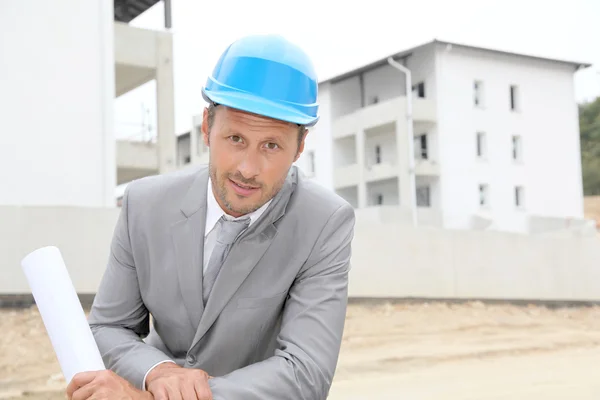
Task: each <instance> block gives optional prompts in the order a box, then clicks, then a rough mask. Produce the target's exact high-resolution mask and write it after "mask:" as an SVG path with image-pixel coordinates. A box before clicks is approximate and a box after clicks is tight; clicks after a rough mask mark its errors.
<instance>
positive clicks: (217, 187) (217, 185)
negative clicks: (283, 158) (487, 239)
mask: <svg viewBox="0 0 600 400" xmlns="http://www.w3.org/2000/svg"><path fill="white" fill-rule="evenodd" d="M208 172H209V175H210V179H211V180H212V186H213V190H214V191H215V192H216V196H217V198H218V199H219V200H220V203H221V204H222V205H223V206H224V207H225V208H226V209H227V211H229V212H232V213H234V214H241V215H246V214H250V213H252V212H254V211H256V210H258V209H259V208H261V207H262V206H263V205H265V204H266V203H267V202H268V201H269V200H271V199H272V198H273V197H275V196H276V195H277V193H279V191H280V190H281V188H282V187H283V184H284V183H285V178H286V176H287V173H286V174H285V175H284V176H283V178H282V179H280V180H279V181H278V182H277V184H276V185H274V186H273V188H272V190H271V191H270V192H269V194H268V195H267V196H263V197H262V198H261V199H260V200H259V201H258V202H257V203H255V204H252V205H249V206H246V207H236V206H235V205H233V204H232V203H231V202H230V201H229V200H228V199H227V194H228V190H227V187H226V186H225V185H226V183H227V181H228V180H230V178H234V179H235V180H237V181H238V182H240V183H244V184H248V185H252V186H260V189H259V190H261V191H262V190H264V185H262V184H258V183H257V182H255V181H248V180H247V179H244V177H243V176H241V174H239V173H238V174H229V173H224V174H222V175H221V176H220V177H219V176H217V170H216V169H215V168H214V167H213V165H212V162H210V161H209V163H208ZM219 178H220V179H219ZM232 195H233V196H237V195H236V194H235V193H232Z"/></svg>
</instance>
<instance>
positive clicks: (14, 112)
mask: <svg viewBox="0 0 600 400" xmlns="http://www.w3.org/2000/svg"><path fill="white" fill-rule="evenodd" d="M50 16H51V17H50ZM112 20H113V13H112V1H110V0H102V1H80V0H62V1H59V2H56V1H45V0H4V1H2V3H1V5H0V54H1V57H0V77H1V78H0V87H1V89H0V110H2V112H1V114H2V118H0V185H2V186H1V187H2V189H1V190H0V204H21V205H78V206H113V205H114V188H115V180H116V169H115V142H114V139H113V101H114V90H115V89H114V55H113V44H112V36H113V25H112V24H113V23H112Z"/></svg>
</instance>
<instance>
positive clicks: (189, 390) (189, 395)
mask: <svg viewBox="0 0 600 400" xmlns="http://www.w3.org/2000/svg"><path fill="white" fill-rule="evenodd" d="M181 397H182V398H183V399H185V400H187V399H190V400H196V398H197V397H198V396H196V390H195V389H194V384H193V383H191V382H190V383H187V384H183V385H182V386H181ZM169 400H171V399H170V398H169Z"/></svg>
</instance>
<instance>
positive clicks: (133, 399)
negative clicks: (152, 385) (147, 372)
mask: <svg viewBox="0 0 600 400" xmlns="http://www.w3.org/2000/svg"><path fill="white" fill-rule="evenodd" d="M67 398H68V399H69V400H86V399H92V398H93V399H94V400H113V399H119V400H152V395H151V394H150V393H148V392H142V391H141V390H138V389H136V388H135V387H133V385H131V384H130V383H129V382H128V381H126V380H125V379H123V378H121V377H120V376H118V375H117V374H115V373H114V372H112V371H109V370H106V371H94V372H82V373H79V374H77V375H75V376H74V377H73V379H72V380H71V382H70V383H69V386H67Z"/></svg>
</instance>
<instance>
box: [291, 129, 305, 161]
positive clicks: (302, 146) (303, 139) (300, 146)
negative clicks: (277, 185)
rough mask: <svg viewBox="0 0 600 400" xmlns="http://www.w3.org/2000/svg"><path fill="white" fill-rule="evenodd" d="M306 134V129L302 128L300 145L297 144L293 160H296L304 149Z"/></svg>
mask: <svg viewBox="0 0 600 400" xmlns="http://www.w3.org/2000/svg"><path fill="white" fill-rule="evenodd" d="M306 135H308V129H306V128H304V134H303V135H302V140H301V141H300V145H299V146H298V152H297V153H296V157H295V158H294V162H296V161H298V159H299V158H300V156H301V155H302V152H303V151H304V142H305V140H306Z"/></svg>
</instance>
